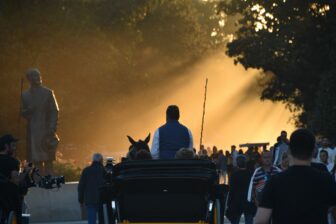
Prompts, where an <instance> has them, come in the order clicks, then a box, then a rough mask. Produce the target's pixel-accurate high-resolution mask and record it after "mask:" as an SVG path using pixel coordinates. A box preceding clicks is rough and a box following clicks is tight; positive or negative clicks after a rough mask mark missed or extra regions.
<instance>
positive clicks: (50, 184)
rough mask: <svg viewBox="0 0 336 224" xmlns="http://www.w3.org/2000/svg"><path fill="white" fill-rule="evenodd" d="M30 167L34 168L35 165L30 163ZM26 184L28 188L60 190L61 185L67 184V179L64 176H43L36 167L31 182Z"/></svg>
mask: <svg viewBox="0 0 336 224" xmlns="http://www.w3.org/2000/svg"><path fill="white" fill-rule="evenodd" d="M28 166H29V167H33V164H32V163H29V164H28ZM35 176H37V178H38V181H36V180H35ZM26 182H27V186H28V188H30V187H40V188H44V189H54V188H60V187H61V184H65V179H64V176H51V175H46V176H42V175H41V174H40V172H39V169H38V168H36V167H34V168H33V170H32V173H31V176H30V178H29V180H28V181H26Z"/></svg>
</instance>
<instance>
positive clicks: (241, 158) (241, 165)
mask: <svg viewBox="0 0 336 224" xmlns="http://www.w3.org/2000/svg"><path fill="white" fill-rule="evenodd" d="M237 166H238V168H239V169H245V168H246V157H245V156H243V155H239V156H238V157H237Z"/></svg>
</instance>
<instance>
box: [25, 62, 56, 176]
mask: <svg viewBox="0 0 336 224" xmlns="http://www.w3.org/2000/svg"><path fill="white" fill-rule="evenodd" d="M26 76H27V79H28V81H29V83H30V88H29V89H28V90H26V91H24V92H23V94H22V109H21V114H22V116H23V117H24V118H25V119H26V120H27V124H28V125H27V153H28V161H30V162H33V163H34V164H35V166H37V167H38V168H39V169H40V170H41V171H42V173H43V174H50V173H52V161H53V160H55V156H56V147H57V145H58V142H59V139H58V136H57V134H56V130H57V122H58V111H59V108H58V104H57V101H56V98H55V95H54V93H53V91H52V90H51V89H49V88H47V87H45V86H43V85H42V78H41V73H40V71H39V70H38V69H36V68H34V69H29V70H28V71H27V73H26ZM42 164H44V167H43V166H42Z"/></svg>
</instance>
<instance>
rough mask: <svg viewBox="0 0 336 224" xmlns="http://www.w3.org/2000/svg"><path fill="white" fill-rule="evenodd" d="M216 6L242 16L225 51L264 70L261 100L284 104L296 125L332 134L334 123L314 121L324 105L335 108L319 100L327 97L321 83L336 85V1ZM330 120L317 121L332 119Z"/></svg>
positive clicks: (256, 0)
mask: <svg viewBox="0 0 336 224" xmlns="http://www.w3.org/2000/svg"><path fill="white" fill-rule="evenodd" d="M220 8H221V10H223V11H224V12H225V13H227V14H228V15H239V16H240V19H239V20H238V21H237V24H238V31H237V32H236V34H235V39H234V40H233V41H232V42H231V43H229V44H228V50H227V54H228V55H229V56H230V57H234V58H235V62H236V63H240V64H242V65H243V66H244V67H245V68H246V69H247V68H257V69H261V70H262V71H264V75H263V80H262V89H263V91H262V94H261V98H262V99H270V100H272V101H281V102H284V103H286V104H287V105H288V106H289V108H290V109H291V110H292V111H294V112H296V113H297V117H296V124H297V126H304V127H309V128H312V129H314V130H315V131H316V132H317V133H322V134H324V135H326V136H328V137H332V136H336V126H333V127H332V128H331V129H328V128H324V127H323V128H322V127H317V126H316V122H314V120H315V121H316V117H318V115H317V114H316V112H317V111H319V110H322V111H323V110H325V109H326V108H323V109H322V108H321V107H330V106H333V105H328V103H326V104H325V105H324V106H322V104H320V103H319V101H320V98H321V96H322V95H323V97H325V94H323V93H321V91H322V88H324V85H325V84H327V83H328V84H329V85H333V86H335V84H336V83H335V81H336V80H334V79H332V78H331V77H332V75H330V74H331V71H333V70H334V69H335V62H334V61H335V52H336V48H335V46H336V45H335V40H336V33H335V28H336V17H335V12H336V3H335V1H327V0H313V1H311V0H293V1H288V0H281V1H279V0H268V1H262V0H251V1H246V0H234V1H233V0H232V1H225V2H223V3H221V5H220ZM326 74H329V75H327V76H326ZM326 77H329V78H326ZM325 79H328V80H329V81H331V82H333V83H332V84H331V83H329V81H326V80H325ZM317 107H319V109H317ZM334 113H335V112H333V115H332V116H335V114H334ZM329 118H330V117H328V118H327V117H320V118H319V119H323V120H324V121H325V122H331V121H328V119H329Z"/></svg>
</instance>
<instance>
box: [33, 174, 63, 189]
mask: <svg viewBox="0 0 336 224" xmlns="http://www.w3.org/2000/svg"><path fill="white" fill-rule="evenodd" d="M61 184H65V179H64V177H63V176H60V177H55V176H51V175H47V176H43V177H41V179H40V181H39V182H38V187H40V188H44V189H53V188H60V187H61Z"/></svg>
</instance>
